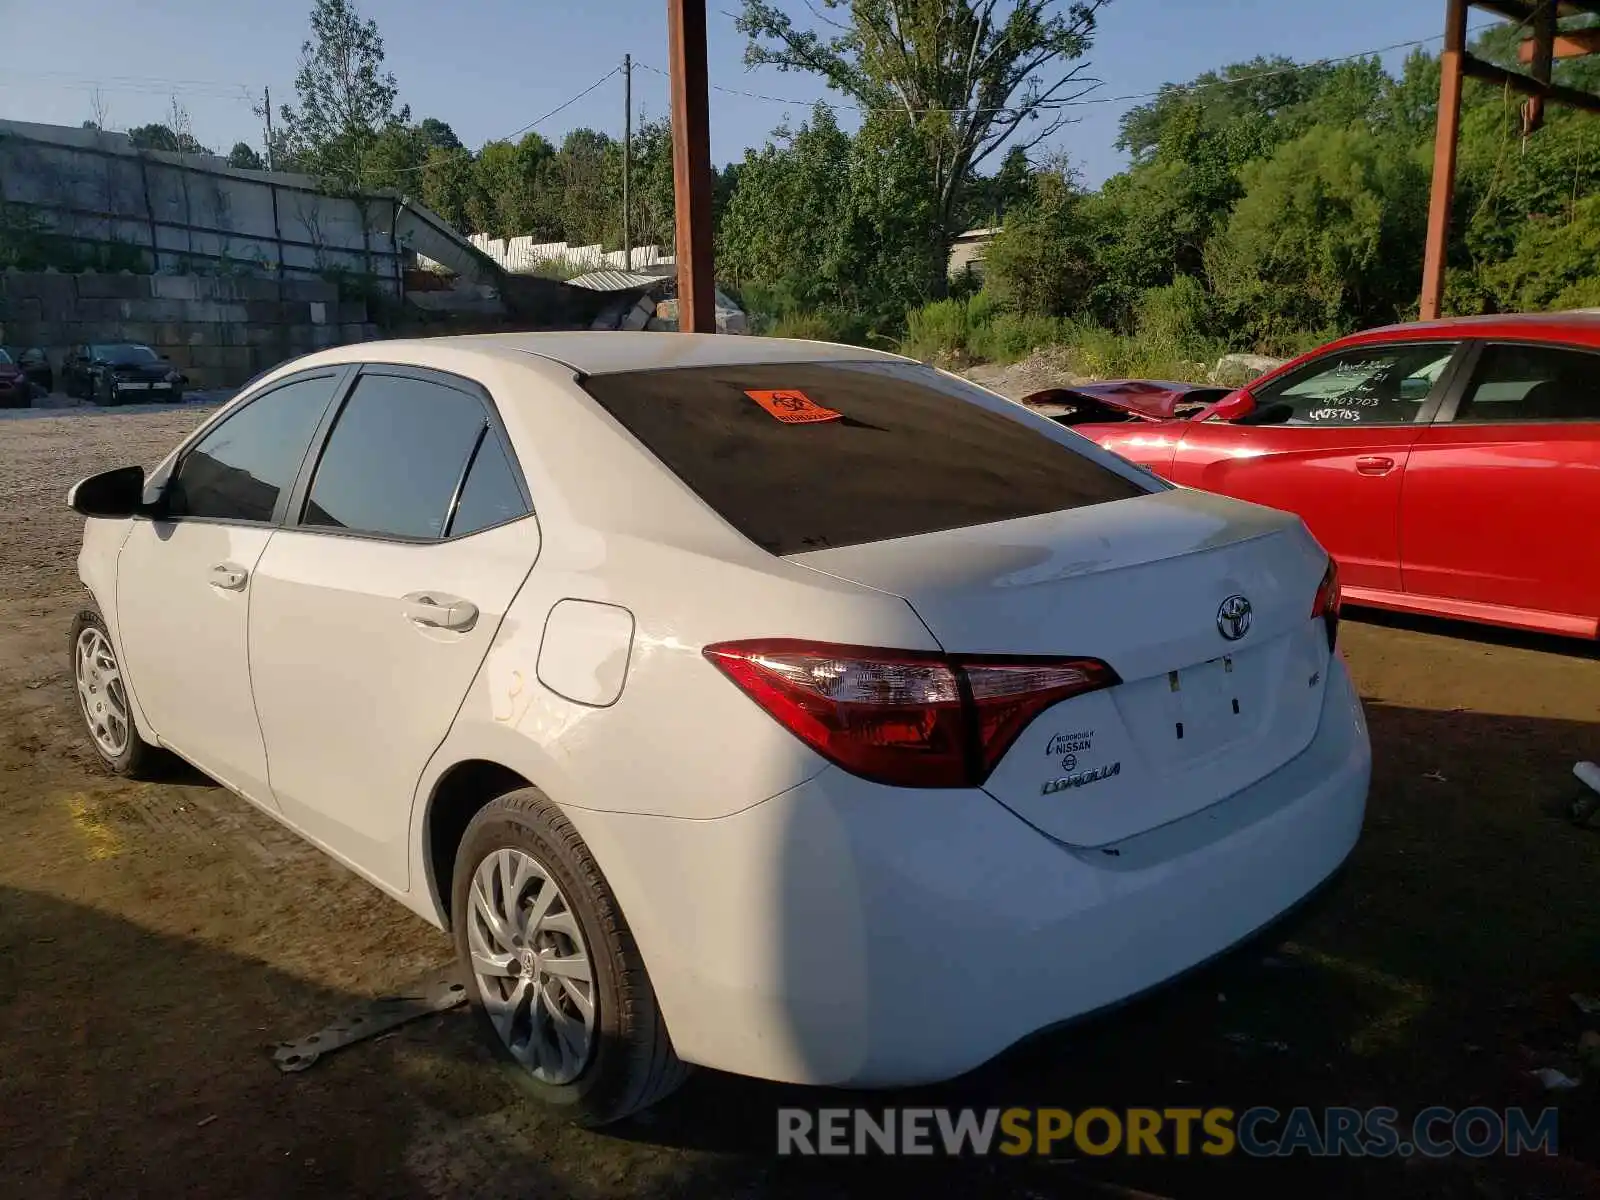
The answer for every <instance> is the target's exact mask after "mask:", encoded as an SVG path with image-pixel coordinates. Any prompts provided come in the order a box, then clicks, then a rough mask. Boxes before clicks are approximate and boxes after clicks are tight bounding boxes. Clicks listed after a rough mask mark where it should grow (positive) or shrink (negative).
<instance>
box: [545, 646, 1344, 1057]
mask: <svg viewBox="0 0 1600 1200" xmlns="http://www.w3.org/2000/svg"><path fill="white" fill-rule="evenodd" d="M1370 776H1371V751H1370V747H1369V744H1368V739H1367V730H1366V724H1365V720H1364V718H1363V716H1362V712H1361V707H1360V703H1359V701H1358V700H1357V698H1356V695H1355V692H1354V689H1353V687H1352V686H1351V683H1350V679H1349V676H1348V674H1347V673H1346V671H1345V669H1344V666H1343V664H1342V663H1339V662H1337V661H1336V662H1335V663H1334V665H1333V666H1332V668H1331V669H1330V671H1329V679H1328V686H1327V689H1326V696H1325V699H1324V705H1323V712H1322V720H1321V725H1320V728H1319V730H1318V733H1317V736H1316V737H1315V739H1314V740H1313V741H1312V743H1311V744H1310V745H1309V746H1308V747H1307V748H1306V749H1305V750H1304V751H1303V752H1302V753H1301V754H1299V755H1298V756H1297V757H1296V758H1294V759H1292V760H1291V761H1290V762H1288V763H1286V764H1285V765H1284V766H1282V767H1280V768H1279V769H1278V770H1277V771H1275V772H1273V773H1272V774H1271V775H1268V776H1266V777H1265V778H1263V779H1261V780H1259V781H1257V782H1256V783H1254V784H1252V785H1251V786H1250V787H1248V788H1246V789H1244V790H1243V791H1240V792H1238V793H1236V794H1234V795H1233V796H1231V797H1229V798H1228V799H1226V800H1224V801H1222V802H1220V803H1217V804H1214V805H1212V806H1210V807H1209V808H1206V809H1204V810H1202V811H1200V812H1198V813H1195V814H1193V815H1190V816H1188V817H1184V818H1182V819H1180V820H1177V821H1173V822H1171V823H1170V824H1167V825H1165V826H1161V827H1159V828H1156V829H1154V830H1150V831H1147V832H1145V833H1141V834H1138V835H1136V836H1134V837H1131V838H1128V839H1126V840H1125V841H1123V842H1120V843H1117V844H1116V845H1115V846H1112V847H1102V848H1099V849H1092V850H1089V849H1079V848H1073V847H1068V846H1065V845H1062V844H1061V843H1059V842H1056V841H1054V840H1052V839H1050V838H1047V837H1046V836H1044V835H1043V834H1041V833H1039V832H1038V831H1036V830H1035V829H1034V828H1033V827H1032V826H1030V825H1028V824H1026V823H1025V822H1023V821H1022V820H1021V819H1020V818H1018V817H1016V816H1014V815H1013V814H1012V813H1011V812H1009V811H1008V810H1007V809H1005V808H1004V807H1002V806H1001V805H1000V804H998V803H997V802H995V801H994V800H993V799H991V798H990V797H988V796H987V795H986V794H984V793H982V792H978V791H965V790H960V791H958V790H927V791H923V790H913V789H900V788H886V787H881V786H877V785H874V784H870V783H866V782H863V781H861V780H859V779H856V778H854V777H852V776H849V775H847V774H845V773H843V772H841V771H839V770H837V769H832V768H830V769H829V770H827V771H824V772H823V773H822V774H820V775H818V776H816V777H815V778H813V779H811V780H810V781H808V782H807V783H805V784H802V785H800V786H799V787H796V788H793V789H791V790H790V791H788V792H785V793H783V794H782V795H780V796H777V797H774V798H772V799H770V800H767V801H765V802H763V803H760V804H757V805H755V806H753V807H752V808H749V809H746V810H744V811H743V812H740V813H738V814H735V815H733V816H730V817H725V818H721V819H718V820H710V821H686V820H674V819H668V818H660V817H637V816H625V815H620V814H607V813H596V812H592V811H588V810H576V811H570V812H569V815H570V816H571V818H572V820H573V823H574V824H575V825H576V826H577V827H578V829H579V832H580V833H581V834H582V835H583V836H584V838H585V840H586V841H587V842H588V843H589V845H590V847H591V849H592V850H593V851H594V853H595V855H596V857H597V859H598V860H599V863H600V865H601V868H602V870H604V871H605V873H606V875H607V878H608V879H609V880H610V882H611V884H612V887H613V889H614V890H615V891H616V893H617V896H618V899H619V901H620V902H621V904H622V907H623V911H624V912H625V913H626V915H627V918H628V921H629V924H630V925H631V927H632V929H633V932H634V935H635V937H636V938H637V940H638V943H639V946H640V949H641V952H642V953H643V955H644V957H645V961H646V964H647V966H648V967H649V970H650V974H651V980H652V982H653V983H654V985H655V989H656V993H657V996H658V999H659V1001H660V1003H661V1007H662V1012H663V1015H664V1016H665V1018H666V1021H667V1025H668V1028H669V1030H670V1031H671V1034H672V1039H673V1043H674V1046H675V1048H676V1050H677V1052H678V1053H679V1055H680V1056H681V1057H683V1058H684V1059H685V1060H687V1061H690V1062H697V1063H701V1064H703V1065H706V1066H711V1067H716V1068H719V1069H722V1070H728V1071H733V1072H737V1073H740V1074H746V1075H755V1076H760V1077H765V1078H770V1079H778V1080H784V1081H788V1082H796V1083H810V1084H831V1085H843V1086H865V1087H875V1086H899V1085H908V1084H914V1083H923V1082H930V1081H935V1080H940V1079H947V1078H950V1077H953V1076H955V1075H959V1074H961V1073H963V1072H965V1071H967V1070H970V1069H972V1068H974V1067H977V1066H979V1065H981V1064H982V1063H984V1062H986V1061H988V1060H989V1059H991V1058H993V1057H994V1056H995V1055H997V1054H999V1053H1000V1052H1001V1051H1003V1050H1005V1049H1006V1048H1007V1047H1009V1046H1011V1045H1013V1044H1014V1043H1016V1042H1017V1041H1019V1040H1021V1039H1023V1038H1025V1037H1027V1036H1028V1035H1030V1034H1032V1033H1035V1032H1037V1031H1039V1030H1041V1029H1044V1028H1047V1027H1049V1026H1051V1025H1055V1024H1059V1023H1061V1022H1063V1021H1066V1020H1070V1019H1072V1018H1074V1017H1077V1016H1081V1015H1083V1014H1085V1013H1089V1012H1093V1011H1094V1010H1096V1009H1100V1008H1103V1007H1105V1006H1107V1005H1110V1004H1114V1003H1116V1002H1118V1001H1121V1000H1124V999H1126V998H1128V997H1129V996H1132V995H1135V994H1137V993H1139V992H1142V991H1145V990H1147V989H1149V988H1151V987H1153V986H1156V985H1158V984H1160V983H1162V982H1164V981H1166V980H1168V979H1170V978H1172V977H1173V976H1175V975H1178V974H1180V973H1182V972H1184V971H1186V970H1187V969H1189V968H1191V967H1193V966H1195V965H1197V964H1199V963H1201V962H1204V961H1205V960H1207V959H1209V958H1212V957H1214V956H1215V955H1217V954H1218V953H1221V952H1222V951H1224V950H1226V949H1228V948H1229V947H1230V946H1232V945H1234V944H1236V943H1238V942H1240V941H1242V940H1244V939H1246V938H1248V937H1249V936H1250V935H1251V934H1253V933H1254V932H1256V931H1257V930H1259V929H1261V928H1262V927H1263V926H1265V925H1268V924H1270V923H1271V922H1272V921H1273V920H1275V919H1276V918H1277V917H1279V916H1280V915H1282V914H1283V913H1284V912H1285V911H1287V910H1288V909H1290V908H1292V907H1293V906H1294V905H1295V904H1296V903H1297V902H1298V901H1300V900H1301V899H1303V898H1304V897H1305V896H1307V895H1308V894H1309V893H1311V892H1312V891H1314V890H1315V889H1316V888H1317V887H1318V886H1319V885H1320V884H1321V883H1322V882H1323V881H1324V880H1326V879H1327V878H1328V877H1329V876H1330V875H1331V874H1332V873H1333V872H1334V871H1335V870H1336V869H1337V868H1338V867H1339V865H1340V864H1341V863H1342V862H1343V861H1344V859H1345V858H1346V856H1347V855H1348V854H1349V853H1350V850H1351V849H1352V847H1353V846H1354V845H1355V842H1356V839H1357V837H1358V835H1359V833H1360V829H1361V823H1362V818H1363V814H1364V812H1365V807H1366V797H1367V788H1368V783H1369V780H1370ZM1063 802H1064V803H1070V796H1068V797H1067V798H1066V799H1064V801H1063ZM1113 852H1114V853H1113Z"/></svg>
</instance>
